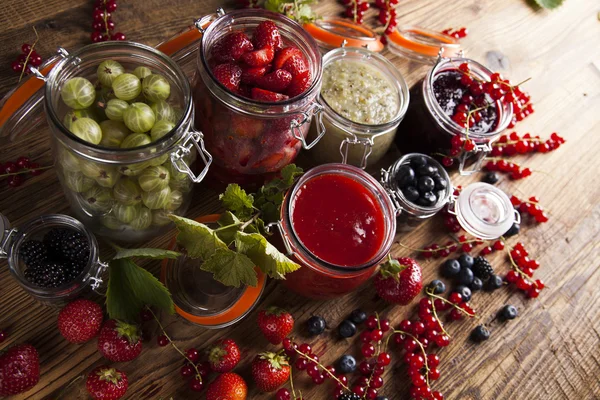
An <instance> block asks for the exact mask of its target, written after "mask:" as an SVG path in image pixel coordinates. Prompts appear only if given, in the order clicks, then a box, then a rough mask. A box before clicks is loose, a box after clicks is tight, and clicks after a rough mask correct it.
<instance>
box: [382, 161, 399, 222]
mask: <svg viewBox="0 0 600 400" xmlns="http://www.w3.org/2000/svg"><path fill="white" fill-rule="evenodd" d="M391 170H392V167H389V168H388V169H384V168H381V179H380V180H379V182H380V183H381V186H383V189H384V190H385V192H386V193H387V194H388V196H389V197H390V200H392V205H393V206H394V211H395V213H396V217H397V216H399V215H400V214H401V213H402V206H401V205H400V201H398V195H396V193H395V192H394V191H393V190H392V189H391V188H390V175H391Z"/></svg>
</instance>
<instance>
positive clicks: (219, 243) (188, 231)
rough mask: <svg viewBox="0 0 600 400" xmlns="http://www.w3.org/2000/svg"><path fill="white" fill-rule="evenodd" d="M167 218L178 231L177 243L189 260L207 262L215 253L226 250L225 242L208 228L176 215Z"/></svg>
mask: <svg viewBox="0 0 600 400" xmlns="http://www.w3.org/2000/svg"><path fill="white" fill-rule="evenodd" d="M169 218H171V220H172V221H173V222H175V226H176V227H177V229H178V230H179V234H178V235H177V243H179V244H180V245H181V246H183V247H185V249H186V251H187V255H188V256H190V257H191V258H200V259H202V260H208V259H209V258H210V257H211V256H212V255H213V254H214V253H215V251H217V250H219V249H226V248H227V245H226V244H225V242H223V240H221V238H219V236H218V235H217V234H216V232H215V231H214V230H213V229H211V228H209V227H208V226H206V225H204V224H201V223H200V222H196V221H194V220H192V219H188V218H184V217H179V216H177V215H169Z"/></svg>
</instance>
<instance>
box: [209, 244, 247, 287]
mask: <svg viewBox="0 0 600 400" xmlns="http://www.w3.org/2000/svg"><path fill="white" fill-rule="evenodd" d="M200 269H202V270H204V271H208V272H212V274H213V278H214V279H215V280H217V281H219V282H221V283H222V284H223V285H227V286H233V287H240V285H241V284H244V285H248V286H253V287H255V286H256V285H257V284H258V278H257V276H256V271H255V270H254V263H253V262H252V260H251V259H250V258H248V257H247V256H245V255H244V254H241V253H237V252H235V251H233V250H229V249H218V250H217V251H216V252H215V253H214V254H213V255H212V256H211V257H210V258H209V259H208V260H206V261H205V262H204V263H203V264H202V265H201V266H200Z"/></svg>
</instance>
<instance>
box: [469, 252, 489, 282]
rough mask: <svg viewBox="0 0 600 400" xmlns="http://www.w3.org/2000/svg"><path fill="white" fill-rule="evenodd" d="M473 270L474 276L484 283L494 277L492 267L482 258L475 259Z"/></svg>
mask: <svg viewBox="0 0 600 400" xmlns="http://www.w3.org/2000/svg"><path fill="white" fill-rule="evenodd" d="M472 270H473V274H474V275H475V276H476V277H478V278H479V279H481V280H482V281H487V280H488V279H489V278H490V276H492V275H494V269H493V268H492V265H491V264H490V262H489V261H488V260H486V259H485V258H483V257H482V256H478V257H475V261H474V262H473V267H472Z"/></svg>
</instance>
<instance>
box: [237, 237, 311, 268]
mask: <svg viewBox="0 0 600 400" xmlns="http://www.w3.org/2000/svg"><path fill="white" fill-rule="evenodd" d="M235 246H236V249H237V251H239V252H240V253H243V254H245V255H247V256H248V257H249V258H250V259H251V260H252V262H254V264H255V265H256V266H257V267H258V268H260V269H261V270H262V271H263V272H264V273H265V274H267V275H269V276H270V277H271V278H275V279H285V275H286V274H288V273H290V272H294V271H296V270H297V269H298V268H300V265H298V264H296V263H295V262H293V261H292V260H290V259H289V258H287V257H286V256H285V255H284V254H283V253H281V252H280V251H279V250H277V248H276V247H275V246H273V245H272V244H271V243H269V242H268V241H267V239H265V238H264V237H263V236H262V235H260V234H258V233H244V232H238V233H237V234H236V238H235Z"/></svg>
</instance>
